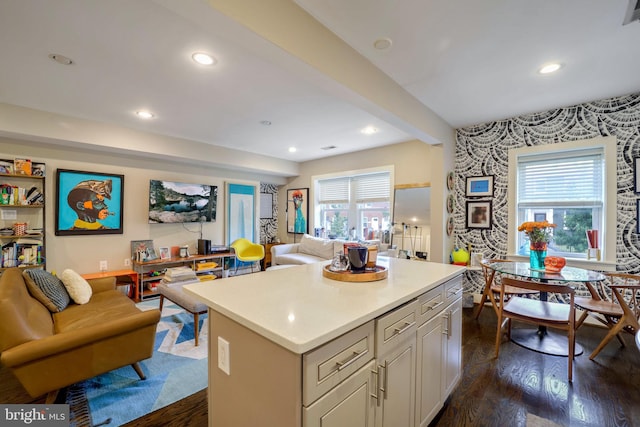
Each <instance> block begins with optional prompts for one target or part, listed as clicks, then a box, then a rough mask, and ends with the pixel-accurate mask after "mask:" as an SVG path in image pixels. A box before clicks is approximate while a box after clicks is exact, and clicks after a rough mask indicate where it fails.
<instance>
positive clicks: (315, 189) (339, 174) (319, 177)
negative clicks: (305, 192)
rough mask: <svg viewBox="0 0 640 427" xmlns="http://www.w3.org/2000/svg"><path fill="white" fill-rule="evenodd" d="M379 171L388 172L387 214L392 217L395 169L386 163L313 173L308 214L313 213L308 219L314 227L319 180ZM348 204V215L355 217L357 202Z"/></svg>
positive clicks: (317, 207) (317, 213) (317, 211)
mask: <svg viewBox="0 0 640 427" xmlns="http://www.w3.org/2000/svg"><path fill="white" fill-rule="evenodd" d="M381 172H385V173H388V174H389V186H390V187H389V188H390V191H389V214H390V218H393V206H394V205H393V204H394V191H393V188H394V176H395V170H394V166H393V165H386V166H379V167H373V168H367V169H355V170H349V171H343V172H335V173H329V174H323V175H313V176H312V177H311V183H312V185H311V195H310V199H311V200H313V209H310V211H311V212H310V215H311V214H312V215H313V218H310V220H311V221H312V222H311V223H312V224H313V227H314V229H315V228H317V227H318V226H319V225H318V222H317V221H318V220H317V219H318V218H319V209H320V207H319V201H318V198H319V181H322V180H327V179H335V178H343V177H354V176H357V175H368V174H374V173H381ZM349 202H350V206H349V216H351V215H352V214H353V215H355V217H357V211H358V209H357V205H358V202H356V201H355V200H350V201H349Z"/></svg>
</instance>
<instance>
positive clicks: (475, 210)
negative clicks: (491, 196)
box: [467, 201, 491, 229]
mask: <svg viewBox="0 0 640 427" xmlns="http://www.w3.org/2000/svg"><path fill="white" fill-rule="evenodd" d="M467 228H470V229H471V228H481V229H489V228H491V202H490V201H482V202H467Z"/></svg>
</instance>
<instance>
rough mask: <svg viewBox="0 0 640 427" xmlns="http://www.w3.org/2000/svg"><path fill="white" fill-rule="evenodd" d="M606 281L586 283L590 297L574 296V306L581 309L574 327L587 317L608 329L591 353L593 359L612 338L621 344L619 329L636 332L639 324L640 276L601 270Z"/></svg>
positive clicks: (639, 327) (580, 324)
mask: <svg viewBox="0 0 640 427" xmlns="http://www.w3.org/2000/svg"><path fill="white" fill-rule="evenodd" d="M604 274H605V276H607V278H608V279H609V283H608V284H607V283H605V282H600V283H596V284H591V283H587V288H588V289H589V292H590V293H591V296H590V297H576V299H575V300H576V306H577V307H578V308H581V309H582V310H584V313H582V315H581V316H580V318H579V319H578V321H577V323H576V329H578V328H579V327H580V326H582V324H583V323H584V321H585V320H586V319H587V317H588V316H591V317H593V318H594V319H596V320H598V321H599V322H601V323H603V324H604V325H605V326H607V328H609V332H608V333H607V335H606V336H605V337H604V338H603V339H602V341H601V342H600V344H598V346H597V347H596V349H595V350H594V351H593V352H592V353H591V355H590V356H589V359H591V360H593V359H594V358H595V357H596V356H597V355H598V353H600V351H601V350H602V349H603V348H604V347H605V346H606V345H607V344H608V343H609V341H611V340H612V339H613V337H616V338H617V339H618V341H619V342H620V344H621V345H622V346H623V347H625V343H624V340H623V339H622V336H621V334H620V333H621V332H622V331H627V332H629V333H631V334H632V335H636V334H637V332H638V329H640V326H638V322H639V320H640V275H636V274H627V273H604Z"/></svg>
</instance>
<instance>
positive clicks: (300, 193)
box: [287, 188, 309, 234]
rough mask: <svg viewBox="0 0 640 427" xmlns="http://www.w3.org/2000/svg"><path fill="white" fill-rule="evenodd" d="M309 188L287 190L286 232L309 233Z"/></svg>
mask: <svg viewBox="0 0 640 427" xmlns="http://www.w3.org/2000/svg"><path fill="white" fill-rule="evenodd" d="M308 218H309V189H308V188H296V189H291V190H287V233H294V234H305V233H309V222H308Z"/></svg>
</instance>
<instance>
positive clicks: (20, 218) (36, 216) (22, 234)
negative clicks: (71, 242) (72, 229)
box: [0, 163, 46, 274]
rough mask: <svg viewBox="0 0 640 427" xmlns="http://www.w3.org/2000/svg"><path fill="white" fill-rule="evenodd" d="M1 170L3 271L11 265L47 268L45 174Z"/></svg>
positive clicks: (0, 197) (0, 228) (0, 229)
mask: <svg viewBox="0 0 640 427" xmlns="http://www.w3.org/2000/svg"><path fill="white" fill-rule="evenodd" d="M38 165H41V166H42V169H41V172H42V175H41V176H40V175H27V174H14V173H0V244H1V245H2V256H1V257H0V274H2V272H3V271H5V270H6V269H8V268H12V267H19V268H24V269H27V268H46V256H45V235H46V232H45V224H46V221H45V209H44V208H45V177H44V164H42V163H39V164H38Z"/></svg>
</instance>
